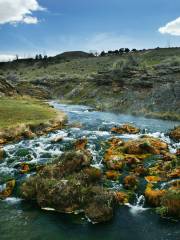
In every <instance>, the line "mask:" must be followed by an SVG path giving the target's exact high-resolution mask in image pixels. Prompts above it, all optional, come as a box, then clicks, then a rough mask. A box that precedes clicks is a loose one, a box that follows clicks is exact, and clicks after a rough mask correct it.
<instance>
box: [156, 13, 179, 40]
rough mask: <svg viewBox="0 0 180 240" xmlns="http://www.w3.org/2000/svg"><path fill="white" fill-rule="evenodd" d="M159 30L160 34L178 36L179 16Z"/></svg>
mask: <svg viewBox="0 0 180 240" xmlns="http://www.w3.org/2000/svg"><path fill="white" fill-rule="evenodd" d="M159 32H160V33H162V34H170V35H174V36H180V17H178V18H177V19H175V20H174V21H171V22H169V23H167V24H166V25H165V26H164V27H161V28H159Z"/></svg>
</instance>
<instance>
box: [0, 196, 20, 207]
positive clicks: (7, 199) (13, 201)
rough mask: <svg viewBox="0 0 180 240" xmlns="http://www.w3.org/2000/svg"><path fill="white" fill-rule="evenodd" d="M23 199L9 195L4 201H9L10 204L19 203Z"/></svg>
mask: <svg viewBox="0 0 180 240" xmlns="http://www.w3.org/2000/svg"><path fill="white" fill-rule="evenodd" d="M21 201H22V199H21V198H16V197H8V198H6V199H5V200H3V202H6V203H9V204H12V205H13V204H18V203H20V202H21Z"/></svg>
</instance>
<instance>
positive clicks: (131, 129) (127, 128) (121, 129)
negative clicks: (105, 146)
mask: <svg viewBox="0 0 180 240" xmlns="http://www.w3.org/2000/svg"><path fill="white" fill-rule="evenodd" d="M111 132H113V133H118V134H125V133H128V134H136V133H139V132H140V129H139V128H137V127H135V126H133V125H130V124H124V125H122V126H118V127H113V128H112V129H111Z"/></svg>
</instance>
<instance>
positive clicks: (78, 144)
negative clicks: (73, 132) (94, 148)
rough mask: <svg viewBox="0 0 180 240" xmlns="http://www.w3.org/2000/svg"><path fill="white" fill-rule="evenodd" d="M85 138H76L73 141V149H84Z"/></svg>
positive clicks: (85, 144)
mask: <svg viewBox="0 0 180 240" xmlns="http://www.w3.org/2000/svg"><path fill="white" fill-rule="evenodd" d="M87 143H88V141H87V139H86V138H81V139H78V140H77V141H76V142H75V144H74V145H75V149H76V150H84V149H85V148H86V146H87Z"/></svg>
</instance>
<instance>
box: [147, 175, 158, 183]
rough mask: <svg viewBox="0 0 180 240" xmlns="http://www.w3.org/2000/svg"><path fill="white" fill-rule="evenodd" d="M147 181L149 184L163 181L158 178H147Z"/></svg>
mask: <svg viewBox="0 0 180 240" xmlns="http://www.w3.org/2000/svg"><path fill="white" fill-rule="evenodd" d="M145 179H146V181H147V182H149V183H157V182H160V181H162V179H161V178H160V177H158V176H147V177H145Z"/></svg>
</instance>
